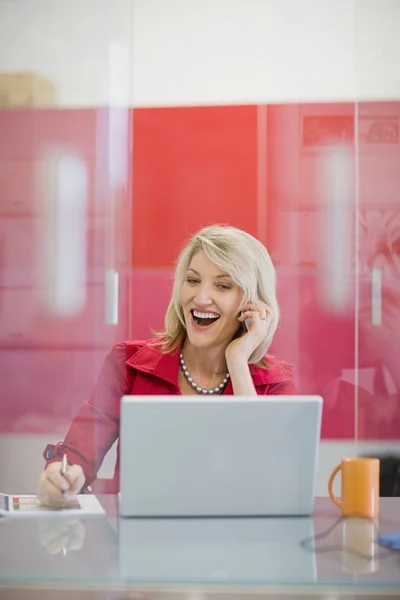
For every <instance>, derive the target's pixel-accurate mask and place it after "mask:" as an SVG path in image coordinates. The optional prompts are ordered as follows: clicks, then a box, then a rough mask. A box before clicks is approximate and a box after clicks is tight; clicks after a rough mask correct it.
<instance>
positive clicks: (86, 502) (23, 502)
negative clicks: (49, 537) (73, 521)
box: [0, 494, 105, 517]
mask: <svg viewBox="0 0 400 600" xmlns="http://www.w3.org/2000/svg"><path fill="white" fill-rule="evenodd" d="M61 514H65V515H68V516H75V517H78V516H79V517H80V516H87V515H104V514H105V510H104V508H103V507H102V506H101V504H100V502H99V501H98V499H97V498H96V496H93V495H91V494H80V495H78V496H77V497H76V500H75V501H72V502H69V503H68V506H65V507H63V508H47V507H45V506H42V505H41V504H40V503H39V500H38V497H37V496H35V495H28V494H23V495H9V494H0V515H2V516H5V517H29V516H37V517H39V516H40V517H44V516H60V515H61Z"/></svg>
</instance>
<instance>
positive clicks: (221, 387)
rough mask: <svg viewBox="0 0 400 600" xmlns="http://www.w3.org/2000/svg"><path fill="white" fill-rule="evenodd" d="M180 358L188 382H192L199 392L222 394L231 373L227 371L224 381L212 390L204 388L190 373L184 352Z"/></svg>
mask: <svg viewBox="0 0 400 600" xmlns="http://www.w3.org/2000/svg"><path fill="white" fill-rule="evenodd" d="M180 360H181V369H182V371H183V374H184V375H185V377H186V379H187V380H188V382H189V383H190V385H191V386H192V388H194V389H195V390H196V392H197V393H198V394H222V392H223V391H224V388H225V386H226V384H227V383H228V381H229V377H230V375H229V373H227V374H226V375H225V377H224V379H223V381H222V382H221V383H220V384H219V385H218V386H217V387H215V388H212V389H211V390H207V389H206V388H203V387H201V386H200V385H197V383H196V382H195V381H193V377H192V376H191V375H190V373H189V369H188V368H187V366H186V363H185V360H184V358H183V354H182V352H181V354H180Z"/></svg>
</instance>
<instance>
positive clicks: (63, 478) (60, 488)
mask: <svg viewBox="0 0 400 600" xmlns="http://www.w3.org/2000/svg"><path fill="white" fill-rule="evenodd" d="M84 485H85V475H84V473H83V471H82V467H80V466H79V465H71V466H69V467H68V470H67V472H66V474H65V475H61V461H60V462H53V463H50V464H49V465H48V467H47V468H46V469H45V470H44V471H43V473H42V474H41V475H40V477H39V482H38V498H39V501H40V503H41V504H42V505H43V506H48V507H49V508H62V507H63V506H65V505H67V504H68V503H69V502H71V501H73V500H74V499H75V497H76V494H78V493H79V492H80V491H81V489H82V488H83V486H84Z"/></svg>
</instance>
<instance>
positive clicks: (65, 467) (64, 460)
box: [60, 454, 68, 495]
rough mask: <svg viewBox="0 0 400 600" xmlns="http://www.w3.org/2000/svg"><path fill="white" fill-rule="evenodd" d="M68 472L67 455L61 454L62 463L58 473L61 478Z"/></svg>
mask: <svg viewBox="0 0 400 600" xmlns="http://www.w3.org/2000/svg"><path fill="white" fill-rule="evenodd" d="M67 471H68V460H67V455H66V454H63V457H62V461H61V469H60V473H61V475H62V476H63V477H65V475H66V473H67ZM64 493H65V492H64V490H62V494H63V495H64Z"/></svg>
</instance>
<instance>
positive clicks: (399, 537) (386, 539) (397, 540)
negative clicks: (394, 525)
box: [377, 531, 400, 550]
mask: <svg viewBox="0 0 400 600" xmlns="http://www.w3.org/2000/svg"><path fill="white" fill-rule="evenodd" d="M377 542H378V544H379V545H380V546H385V548H389V549H390V550H400V531H394V532H393V533H385V534H384V535H380V536H379V537H378V539H377Z"/></svg>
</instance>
